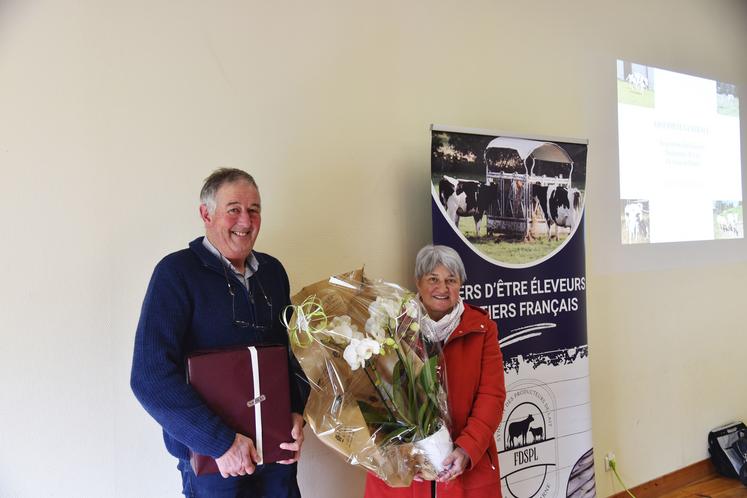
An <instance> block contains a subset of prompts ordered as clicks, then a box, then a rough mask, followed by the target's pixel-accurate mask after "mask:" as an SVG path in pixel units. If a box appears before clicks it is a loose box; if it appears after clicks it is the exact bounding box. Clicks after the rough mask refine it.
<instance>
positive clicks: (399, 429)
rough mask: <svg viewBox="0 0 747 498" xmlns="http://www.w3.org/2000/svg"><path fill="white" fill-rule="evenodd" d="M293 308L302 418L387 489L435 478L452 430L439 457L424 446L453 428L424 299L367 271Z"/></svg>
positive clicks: (313, 292) (323, 284)
mask: <svg viewBox="0 0 747 498" xmlns="http://www.w3.org/2000/svg"><path fill="white" fill-rule="evenodd" d="M291 301H292V302H293V306H292V308H293V315H292V317H291V319H290V321H288V322H287V323H286V325H287V326H288V332H289V335H290V342H291V347H292V349H293V353H294V354H295V356H296V358H297V359H298V361H299V363H300V364H301V367H302V368H303V370H304V372H305V373H306V376H307V377H308V379H309V383H310V384H311V394H310V396H309V400H308V402H307V404H306V410H305V413H304V416H305V418H306V420H307V422H308V424H309V426H310V427H311V429H312V430H313V431H314V433H315V434H316V435H317V437H318V438H319V439H320V440H321V441H322V442H323V443H324V444H326V445H327V446H329V447H330V448H332V449H334V450H335V451H337V452H338V453H340V454H341V455H342V456H344V457H345V458H346V460H347V461H348V462H349V463H350V464H352V465H356V466H360V467H363V468H365V469H367V470H369V471H371V472H373V473H375V474H376V475H377V476H378V477H380V478H381V479H383V480H384V481H386V482H387V483H388V484H389V485H390V486H394V487H401V486H409V485H410V483H411V482H412V479H413V477H414V476H415V474H416V473H420V475H421V476H423V477H424V478H425V479H431V480H432V479H435V477H436V475H437V473H438V472H439V471H440V470H441V468H442V467H441V462H442V461H443V458H445V457H446V456H447V455H448V453H449V452H450V451H451V449H452V444H451V439H450V437H448V431H446V434H447V439H448V441H447V443H448V447H446V448H444V447H443V444H442V445H441V446H442V448H441V449H440V450H439V451H440V453H436V454H435V455H434V454H432V453H431V454H430V456H428V451H424V450H423V449H421V447H422V446H423V445H419V443H420V442H421V441H422V440H424V439H425V438H427V437H428V436H431V435H433V434H435V433H436V432H439V429H441V430H440V432H439V435H440V436H441V437H440V438H438V439H443V437H442V436H443V434H444V431H445V429H448V427H449V417H448V410H447V397H446V391H445V386H446V382H445V378H444V376H445V373H444V372H443V369H442V362H441V361H440V358H441V355H442V351H441V348H440V345H439V343H438V342H435V341H430V340H429V339H428V337H427V336H428V334H427V333H425V331H423V330H422V329H421V317H422V316H423V313H424V311H423V309H422V306H421V305H420V303H419V301H418V299H417V297H416V296H415V295H414V294H413V293H411V292H408V291H406V290H405V289H403V288H401V287H399V286H398V285H396V284H391V283H387V282H382V281H372V280H368V279H366V278H365V277H364V275H363V270H362V269H360V270H355V271H352V272H349V273H345V274H341V275H337V276H334V277H330V278H329V279H326V280H323V281H320V282H317V283H315V284H312V285H309V286H307V287H304V288H303V289H302V290H301V291H300V292H299V293H298V294H296V295H294V296H293V297H292V298H291ZM433 439H437V438H436V437H434V438H431V439H430V440H433ZM426 446H427V445H426Z"/></svg>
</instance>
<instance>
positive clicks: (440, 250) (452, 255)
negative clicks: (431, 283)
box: [415, 245, 467, 283]
mask: <svg viewBox="0 0 747 498" xmlns="http://www.w3.org/2000/svg"><path fill="white" fill-rule="evenodd" d="M438 265H444V266H445V267H446V268H447V269H448V270H449V271H450V272H451V273H453V274H454V275H459V279H460V280H461V281H462V283H464V282H465V281H466V280H467V272H466V271H464V263H462V258H460V257H459V254H458V253H457V252H456V251H455V250H454V249H452V248H451V247H448V246H435V245H427V246H425V247H423V248H422V249H421V250H420V251H418V255H417V256H416V257H415V280H416V281H417V280H420V279H421V278H423V275H427V274H429V273H431V272H432V271H433V270H434V269H435V268H436V267H437V266H438Z"/></svg>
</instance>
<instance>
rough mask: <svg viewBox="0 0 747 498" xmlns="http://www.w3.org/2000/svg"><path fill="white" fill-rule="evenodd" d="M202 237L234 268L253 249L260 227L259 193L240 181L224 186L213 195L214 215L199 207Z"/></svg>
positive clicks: (203, 207)
mask: <svg viewBox="0 0 747 498" xmlns="http://www.w3.org/2000/svg"><path fill="white" fill-rule="evenodd" d="M200 216H201V217H202V220H203V221H204V222H205V235H206V236H207V238H208V240H209V241H210V243H211V244H213V245H214V246H215V248H216V249H218V250H219V251H220V253H221V254H223V256H225V257H226V258H227V259H228V260H229V261H230V262H231V263H232V264H233V265H234V266H235V267H236V268H237V269H239V270H241V269H243V268H244V261H245V260H246V258H247V256H249V253H251V252H252V249H253V248H254V242H255V241H256V240H257V235H258V234H259V227H260V225H261V224H262V216H261V203H260V199H259V191H257V189H256V187H254V185H252V184H251V183H249V182H247V181H244V180H239V181H237V182H233V183H226V184H224V185H223V186H221V187H220V188H219V189H218V192H216V194H215V212H214V213H212V214H211V213H209V212H208V209H207V206H205V205H204V204H201V205H200Z"/></svg>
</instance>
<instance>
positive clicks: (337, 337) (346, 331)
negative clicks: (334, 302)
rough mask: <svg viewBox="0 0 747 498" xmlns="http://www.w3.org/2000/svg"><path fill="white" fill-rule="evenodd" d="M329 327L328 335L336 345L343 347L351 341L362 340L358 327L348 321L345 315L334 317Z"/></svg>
mask: <svg viewBox="0 0 747 498" xmlns="http://www.w3.org/2000/svg"><path fill="white" fill-rule="evenodd" d="M330 326H331V327H332V330H331V331H330V332H328V335H329V336H330V337H332V340H333V341H335V343H336V344H339V345H343V344H347V343H349V342H350V341H351V339H363V334H361V333H360V332H359V331H358V327H356V326H355V324H354V323H352V322H351V321H350V317H349V316H347V315H342V316H336V317H334V318H333V319H332V322H330Z"/></svg>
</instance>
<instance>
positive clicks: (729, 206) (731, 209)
mask: <svg viewBox="0 0 747 498" xmlns="http://www.w3.org/2000/svg"><path fill="white" fill-rule="evenodd" d="M743 237H744V217H743V213H742V201H714V202H713V238H714V239H741V238H743Z"/></svg>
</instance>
